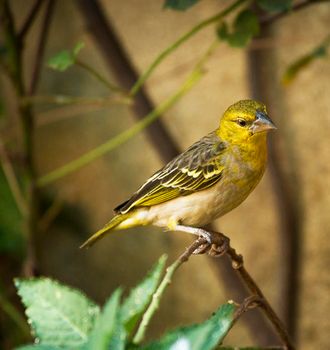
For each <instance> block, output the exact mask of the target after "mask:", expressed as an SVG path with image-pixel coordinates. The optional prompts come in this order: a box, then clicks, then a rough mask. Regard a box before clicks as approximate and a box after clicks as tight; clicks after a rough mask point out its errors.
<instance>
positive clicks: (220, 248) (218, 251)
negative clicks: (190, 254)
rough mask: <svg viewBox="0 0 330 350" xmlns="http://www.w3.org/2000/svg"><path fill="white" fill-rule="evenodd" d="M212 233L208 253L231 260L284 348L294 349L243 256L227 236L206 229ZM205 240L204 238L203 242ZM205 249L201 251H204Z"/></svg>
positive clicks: (287, 349)
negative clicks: (224, 255)
mask: <svg viewBox="0 0 330 350" xmlns="http://www.w3.org/2000/svg"><path fill="white" fill-rule="evenodd" d="M208 232H210V233H211V234H212V243H213V244H212V246H211V247H209V248H210V249H209V251H208V253H209V255H211V256H214V257H217V256H222V255H223V254H224V253H225V254H226V255H227V256H228V257H229V258H230V260H231V262H232V268H233V269H234V270H235V271H236V272H237V273H238V275H239V276H240V277H241V279H242V280H243V282H244V284H245V286H246V288H247V289H248V290H249V292H250V293H251V294H252V296H256V297H257V299H256V300H257V302H258V304H259V306H260V307H261V308H262V310H263V311H264V313H265V315H266V317H267V318H268V319H269V321H270V322H271V323H272V325H273V327H274V329H275V330H276V332H277V334H278V336H279V338H280V339H281V341H282V342H283V345H284V346H285V349H286V350H294V346H293V345H292V343H291V340H290V337H289V335H288V333H287V331H286V329H285V327H284V325H283V323H282V321H281V320H280V319H279V317H278V316H277V314H276V313H275V311H274V310H273V308H272V307H271V305H270V304H269V302H268V300H267V299H266V297H265V296H264V294H263V293H262V291H261V289H260V288H259V286H258V285H257V283H256V282H255V281H254V280H253V278H252V277H251V276H250V274H249V273H248V272H247V270H246V269H245V267H244V264H243V257H242V255H240V254H237V253H236V251H235V249H234V248H232V247H231V246H230V240H229V238H228V237H227V236H225V235H224V234H222V233H219V232H215V231H208ZM205 243H206V240H204V244H205ZM204 252H205V250H203V251H202V253H204Z"/></svg>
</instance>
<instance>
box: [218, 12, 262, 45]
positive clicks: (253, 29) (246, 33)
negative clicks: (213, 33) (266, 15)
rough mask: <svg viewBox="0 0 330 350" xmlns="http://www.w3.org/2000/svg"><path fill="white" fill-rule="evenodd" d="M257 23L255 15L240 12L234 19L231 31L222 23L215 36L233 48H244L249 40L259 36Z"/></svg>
mask: <svg viewBox="0 0 330 350" xmlns="http://www.w3.org/2000/svg"><path fill="white" fill-rule="evenodd" d="M259 30H260V27H259V22H258V17H257V16H256V14H255V13H254V12H252V11H250V10H243V11H241V12H240V13H239V14H238V15H237V17H236V18H235V21H234V24H233V28H232V31H231V32H230V31H229V29H228V25H227V24H226V23H225V22H224V23H222V25H221V26H220V27H219V28H218V31H217V34H218V37H219V38H220V39H221V40H225V41H227V42H228V43H229V45H230V46H233V47H244V46H246V45H247V44H248V43H249V42H250V40H251V39H252V38H253V37H254V36H256V35H258V34H259Z"/></svg>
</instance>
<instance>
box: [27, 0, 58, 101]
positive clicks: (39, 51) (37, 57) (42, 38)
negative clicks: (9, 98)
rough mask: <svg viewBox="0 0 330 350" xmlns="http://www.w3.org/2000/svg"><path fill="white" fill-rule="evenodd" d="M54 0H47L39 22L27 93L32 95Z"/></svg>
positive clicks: (38, 73) (35, 87) (39, 68)
mask: <svg viewBox="0 0 330 350" xmlns="http://www.w3.org/2000/svg"><path fill="white" fill-rule="evenodd" d="M54 5H55V1H54V0H48V3H47V7H46V10H45V15H44V18H43V21H42V24H41V29H40V38H39V43H38V47H37V52H36V55H35V60H34V67H33V71H32V78H31V83H30V87H29V89H28V94H29V95H33V94H34V93H35V91H36V89H37V84H38V82H39V75H40V70H41V68H42V61H43V57H44V51H45V45H46V41H47V37H48V32H49V27H50V23H51V17H52V14H53V10H54Z"/></svg>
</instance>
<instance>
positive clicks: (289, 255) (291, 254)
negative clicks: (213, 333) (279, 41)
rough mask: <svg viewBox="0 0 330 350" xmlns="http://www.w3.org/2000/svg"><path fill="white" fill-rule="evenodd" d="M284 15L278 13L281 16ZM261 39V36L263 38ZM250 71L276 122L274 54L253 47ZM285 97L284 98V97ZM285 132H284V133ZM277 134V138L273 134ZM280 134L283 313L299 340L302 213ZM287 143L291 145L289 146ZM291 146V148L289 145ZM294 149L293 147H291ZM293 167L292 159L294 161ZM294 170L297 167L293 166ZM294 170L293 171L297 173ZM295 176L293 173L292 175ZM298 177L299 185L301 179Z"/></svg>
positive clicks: (276, 177)
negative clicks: (284, 167)
mask: <svg viewBox="0 0 330 350" xmlns="http://www.w3.org/2000/svg"><path fill="white" fill-rule="evenodd" d="M278 18H280V17H279V16H277V19H278ZM271 34H272V33H271V28H270V27H268V26H267V27H263V30H262V33H261V35H260V36H259V38H270V37H271ZM259 38H258V39H259ZM247 59H248V67H249V69H248V71H249V77H248V81H249V82H250V91H251V97H252V98H254V99H257V100H261V101H263V102H264V103H265V104H266V105H267V108H268V111H269V113H270V115H271V116H272V118H273V120H275V124H276V119H277V118H276V116H277V115H279V113H281V112H280V110H279V109H280V104H279V103H278V102H277V103H276V106H275V105H274V101H279V100H281V96H280V93H279V91H277V92H276V91H275V90H276V89H278V88H276V86H278V84H279V83H278V82H277V85H276V84H274V81H276V77H274V74H273V73H272V72H274V69H273V67H274V66H275V65H276V64H274V55H273V53H272V52H271V51H270V50H267V49H266V50H265V49H263V50H262V49H261V50H249V51H248V56H247ZM282 100H283V99H282ZM282 134H283V133H282ZM273 136H274V137H273ZM275 138H276V135H271V137H270V139H269V148H268V149H269V160H268V163H269V167H270V176H271V180H272V182H273V189H274V194H275V198H276V202H277V211H278V216H279V220H280V225H281V229H280V236H279V240H280V252H281V255H282V256H281V264H280V265H279V266H280V274H281V279H280V280H281V283H280V285H281V290H280V303H281V312H280V315H281V316H282V319H283V320H284V323H285V324H286V326H287V329H288V332H289V334H290V336H291V337H292V338H293V339H294V340H295V338H296V331H297V322H298V299H299V287H300V286H299V280H298V279H299V273H300V259H301V246H302V242H301V241H302V232H301V224H300V221H301V216H300V208H299V203H300V200H299V198H298V195H297V193H296V191H295V189H294V188H293V186H292V185H293V181H292V180H293V179H290V178H288V176H287V175H286V174H285V171H284V169H283V165H282V164H283V163H282V162H281V155H280V153H279V149H278V140H276V139H275ZM286 146H287V145H286ZM286 149H287V148H286ZM287 151H288V152H290V150H289V149H287ZM290 163H291V164H290V166H291V168H293V165H292V162H290ZM293 170H294V169H293ZM293 173H294V172H291V174H293ZM291 176H292V175H291ZM296 180H297V179H295V180H294V181H295V186H298V181H296Z"/></svg>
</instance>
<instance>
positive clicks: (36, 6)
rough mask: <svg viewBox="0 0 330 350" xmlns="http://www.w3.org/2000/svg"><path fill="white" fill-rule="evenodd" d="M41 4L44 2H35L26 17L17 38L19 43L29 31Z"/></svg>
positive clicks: (39, 0)
mask: <svg viewBox="0 0 330 350" xmlns="http://www.w3.org/2000/svg"><path fill="white" fill-rule="evenodd" d="M43 2H44V0H37V1H36V2H35V3H34V5H33V7H32V9H31V11H30V13H29V14H28V16H27V18H26V20H25V22H24V24H23V26H22V29H21V30H20V31H19V34H18V37H19V40H20V41H22V40H23V39H24V37H25V35H26V34H27V33H28V31H29V29H30V28H31V26H32V24H33V22H34V20H35V18H36V16H37V14H38V12H39V10H40V8H41V5H42V4H43Z"/></svg>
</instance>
